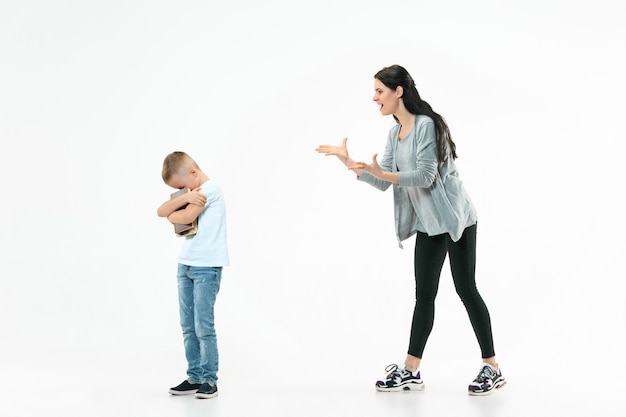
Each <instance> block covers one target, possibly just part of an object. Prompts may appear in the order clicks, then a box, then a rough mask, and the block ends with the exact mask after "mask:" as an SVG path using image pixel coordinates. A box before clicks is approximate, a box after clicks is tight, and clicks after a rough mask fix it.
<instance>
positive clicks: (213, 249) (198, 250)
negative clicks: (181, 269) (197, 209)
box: [178, 180, 229, 267]
mask: <svg viewBox="0 0 626 417" xmlns="http://www.w3.org/2000/svg"><path fill="white" fill-rule="evenodd" d="M200 188H201V189H200V192H201V193H202V194H204V195H205V196H206V204H205V206H204V210H203V211H202V212H201V213H200V215H199V216H198V232H197V233H196V234H195V235H193V236H187V237H185V238H184V239H185V241H184V243H183V248H182V250H181V252H180V255H179V257H178V262H179V263H181V264H183V265H188V266H201V267H202V266H204V267H206V266H209V267H221V266H228V265H229V258H228V246H227V241H226V207H225V203H224V195H223V194H222V190H221V189H220V187H219V185H217V184H216V183H215V181H213V180H209V181H206V182H205V183H204V184H202V185H201V186H200Z"/></svg>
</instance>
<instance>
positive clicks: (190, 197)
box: [184, 187, 206, 207]
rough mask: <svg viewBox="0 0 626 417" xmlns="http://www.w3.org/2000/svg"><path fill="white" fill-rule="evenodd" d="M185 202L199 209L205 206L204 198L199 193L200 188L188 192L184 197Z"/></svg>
mask: <svg viewBox="0 0 626 417" xmlns="http://www.w3.org/2000/svg"><path fill="white" fill-rule="evenodd" d="M184 197H185V201H186V202H187V203H189V204H193V205H196V206H199V207H204V205H205V204H206V196H205V195H204V194H202V193H200V187H198V188H194V189H193V190H191V191H190V192H188V193H186V194H185V195H184Z"/></svg>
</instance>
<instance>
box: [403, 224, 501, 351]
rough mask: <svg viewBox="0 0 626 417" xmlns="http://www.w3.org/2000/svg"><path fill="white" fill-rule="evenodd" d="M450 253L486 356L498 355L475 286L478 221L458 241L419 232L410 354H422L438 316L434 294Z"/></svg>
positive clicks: (457, 282) (455, 276) (456, 279)
mask: <svg viewBox="0 0 626 417" xmlns="http://www.w3.org/2000/svg"><path fill="white" fill-rule="evenodd" d="M446 254H450V269H451V270H452V278H453V280H454V287H455V289H456V293H457V294H458V295H459V297H461V301H463V304H464V305H465V309H466V310H467V314H468V315H469V318H470V322H471V323H472V327H473V328H474V333H475V334H476V338H477V339H478V344H479V345H480V350H481V354H482V357H483V358H490V357H492V356H495V352H494V349H493V336H492V333H491V320H490V318H489V311H488V310H487V306H486V305H485V302H484V301H483V299H482V297H481V296H480V294H479V293H478V290H477V289H476V280H475V271H476V225H474V226H470V227H468V228H467V229H465V231H464V232H463V236H461V239H460V240H459V241H458V242H453V241H452V239H451V238H450V235H449V234H447V233H446V234H443V235H437V236H428V235H427V234H426V233H421V232H418V233H417V239H416V242H415V260H414V262H415V311H414V312H413V324H412V326H411V340H410V343H409V352H408V353H409V355H412V356H415V357H418V358H421V357H422V354H423V352H424V346H426V340H427V339H428V336H429V335H430V332H431V330H432V328H433V322H434V319H435V297H436V296H437V289H438V287H439V276H440V275H441V268H442V267H443V262H444V260H445V259H446Z"/></svg>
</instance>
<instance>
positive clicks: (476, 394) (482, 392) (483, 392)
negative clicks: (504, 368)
mask: <svg viewBox="0 0 626 417" xmlns="http://www.w3.org/2000/svg"><path fill="white" fill-rule="evenodd" d="M505 385H506V380H502V381H498V382H496V384H495V385H494V386H493V388H492V389H490V390H489V391H469V392H468V394H469V395H475V396H484V395H491V394H493V392H494V391H495V390H497V389H500V388H502V387H504V386H505Z"/></svg>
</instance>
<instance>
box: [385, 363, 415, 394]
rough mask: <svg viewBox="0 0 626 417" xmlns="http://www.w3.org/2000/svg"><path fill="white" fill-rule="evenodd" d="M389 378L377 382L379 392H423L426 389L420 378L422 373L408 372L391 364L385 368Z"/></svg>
mask: <svg viewBox="0 0 626 417" xmlns="http://www.w3.org/2000/svg"><path fill="white" fill-rule="evenodd" d="M385 372H387V377H386V378H385V379H384V380H383V381H377V382H376V390H378V391H385V392H389V391H422V390H423V389H424V381H422V378H421V376H420V371H419V370H417V371H415V372H411V371H408V370H406V369H404V368H403V369H400V368H399V367H398V365H396V364H391V365H388V366H387V367H386V368H385Z"/></svg>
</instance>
